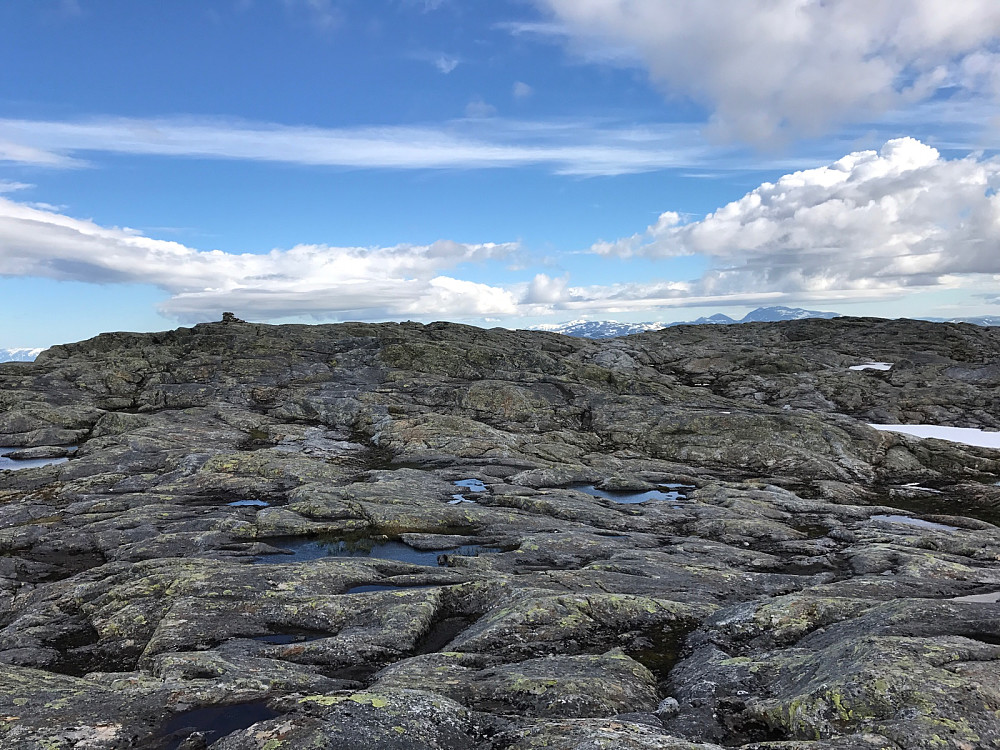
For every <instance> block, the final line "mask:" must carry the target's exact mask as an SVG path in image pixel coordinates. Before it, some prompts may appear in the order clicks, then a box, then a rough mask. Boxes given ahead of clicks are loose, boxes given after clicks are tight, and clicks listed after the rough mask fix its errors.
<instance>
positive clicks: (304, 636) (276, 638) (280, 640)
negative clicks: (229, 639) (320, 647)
mask: <svg viewBox="0 0 1000 750" xmlns="http://www.w3.org/2000/svg"><path fill="white" fill-rule="evenodd" d="M330 635H331V634H330V633H308V632H306V631H288V632H284V633H272V634H270V635H255V636H253V637H252V638H251V639H250V640H252V641H257V642H258V643H269V644H272V645H275V646H287V645H290V644H294V643H309V642H310V641H318V640H320V639H321V638H329V637H330Z"/></svg>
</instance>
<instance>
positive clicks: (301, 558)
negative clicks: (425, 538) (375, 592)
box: [251, 537, 501, 566]
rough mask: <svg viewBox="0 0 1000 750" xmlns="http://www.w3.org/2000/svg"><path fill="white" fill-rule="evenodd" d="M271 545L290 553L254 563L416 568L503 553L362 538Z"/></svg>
mask: <svg viewBox="0 0 1000 750" xmlns="http://www.w3.org/2000/svg"><path fill="white" fill-rule="evenodd" d="M269 543H270V544H271V545H273V546H275V547H280V548H282V549H285V550H288V552H286V553H285V554H270V555H261V556H259V557H255V558H253V560H252V561H251V562H254V563H258V564H271V565H275V564H277V565H282V564H285V563H298V562H307V561H309V560H320V559H323V558H327V557H368V558H372V559H376V560H394V561H396V562H402V563H411V564H413V565H437V566H444V565H445V563H446V561H445V560H444V559H443V556H444V555H459V556H461V557H477V556H479V555H481V554H495V553H498V552H500V551H501V550H500V549H498V548H495V547H483V546H481V545H478V544H468V545H463V546H460V547H447V548H443V549H431V550H420V549H416V548H414V547H411V546H410V545H408V544H406V543H405V542H400V541H396V540H393V539H389V540H387V539H384V538H380V539H373V538H371V537H359V538H354V539H343V538H330V537H319V538H312V539H304V538H302V537H292V538H286V539H272V540H269Z"/></svg>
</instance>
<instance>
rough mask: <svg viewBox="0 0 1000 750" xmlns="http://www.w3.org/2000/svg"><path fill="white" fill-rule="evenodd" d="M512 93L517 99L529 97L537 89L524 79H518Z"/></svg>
mask: <svg viewBox="0 0 1000 750" xmlns="http://www.w3.org/2000/svg"><path fill="white" fill-rule="evenodd" d="M512 93H513V95H514V98H515V99H527V98H528V97H529V96H531V95H532V94H534V93H535V90H534V89H533V88H531V86H529V85H528V84H526V83H525V82H524V81H516V82H515V83H514V88H513V89H512Z"/></svg>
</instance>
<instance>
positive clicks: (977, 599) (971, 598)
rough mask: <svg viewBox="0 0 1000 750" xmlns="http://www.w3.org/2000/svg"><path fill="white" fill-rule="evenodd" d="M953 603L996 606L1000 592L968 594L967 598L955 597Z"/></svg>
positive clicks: (999, 598) (999, 600) (999, 599)
mask: <svg viewBox="0 0 1000 750" xmlns="http://www.w3.org/2000/svg"><path fill="white" fill-rule="evenodd" d="M952 601H953V602H970V603H974V604H996V603H997V602H1000V591H997V592H994V593H992V594H969V595H968V596H956V597H954V598H952Z"/></svg>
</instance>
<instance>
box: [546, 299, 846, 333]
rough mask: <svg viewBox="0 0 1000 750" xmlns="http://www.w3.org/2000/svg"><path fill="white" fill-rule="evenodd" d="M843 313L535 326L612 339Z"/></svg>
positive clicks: (774, 310)
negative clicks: (685, 328)
mask: <svg viewBox="0 0 1000 750" xmlns="http://www.w3.org/2000/svg"><path fill="white" fill-rule="evenodd" d="M839 317H840V313H835V312H820V311H819V310H803V309H802V308H799V307H782V306H780V305H779V306H775V307H758V308H757V309H756V310H753V311H752V312H749V313H747V314H746V315H745V316H743V318H742V319H741V320H736V319H734V318H730V317H729V316H728V315H723V314H722V313H716V314H715V315H710V316H708V317H702V318H698V319H697V320H682V321H677V322H674V323H619V322H618V321H616V320H574V321H572V322H569V323H556V324H550V325H541V326H535V327H534V330H538V331H551V332H552V333H561V334H564V335H566V336H577V337H579V338H588V339H610V338H615V337H617V336H628V335H630V334H633V333H642V332H643V331H658V330H660V329H661V328H672V327H673V326H694V325H726V326H728V325H734V324H736V323H775V322H779V321H782V320H802V319H803V318H839Z"/></svg>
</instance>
